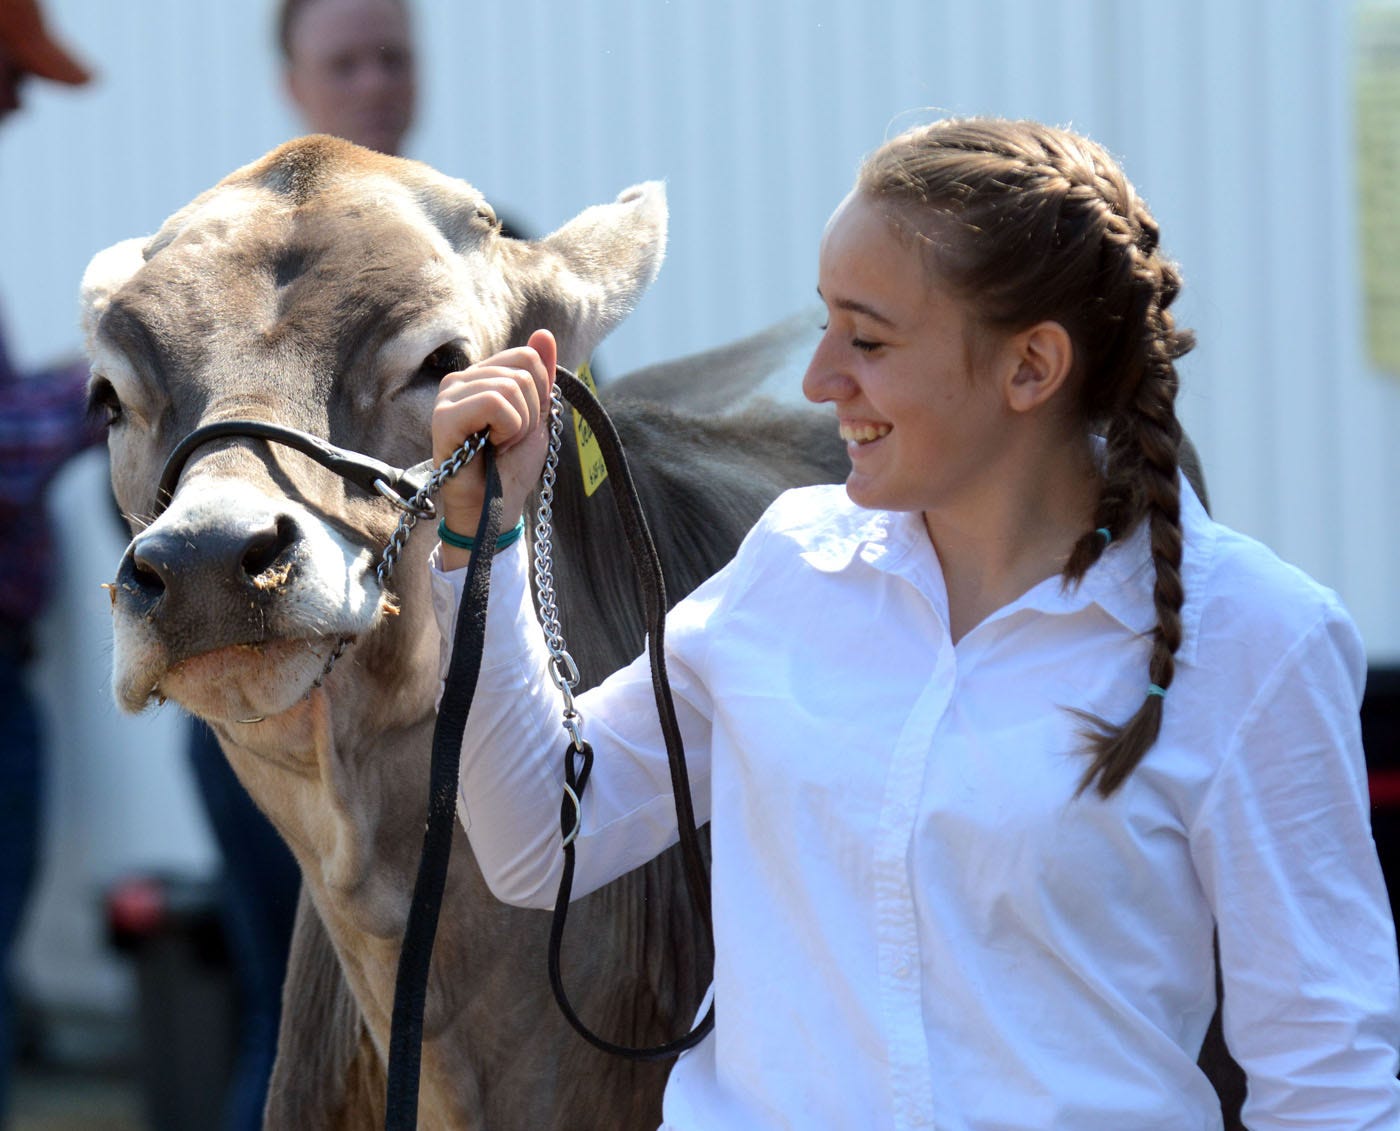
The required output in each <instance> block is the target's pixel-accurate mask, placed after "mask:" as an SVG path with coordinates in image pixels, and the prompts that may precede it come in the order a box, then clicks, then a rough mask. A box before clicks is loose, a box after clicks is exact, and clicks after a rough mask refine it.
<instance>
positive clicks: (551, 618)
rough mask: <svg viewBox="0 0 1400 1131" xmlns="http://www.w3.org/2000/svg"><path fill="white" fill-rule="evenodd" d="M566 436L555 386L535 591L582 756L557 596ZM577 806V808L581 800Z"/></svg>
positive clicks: (554, 674) (554, 675)
mask: <svg viewBox="0 0 1400 1131" xmlns="http://www.w3.org/2000/svg"><path fill="white" fill-rule="evenodd" d="M563 436H564V396H563V394H562V393H561V392H560V391H559V386H558V385H555V386H554V392H553V394H552V395H551V397H550V404H549V450H548V452H547V453H546V454H545V458H544V475H543V476H542V478H541V481H540V506H539V510H538V512H537V513H536V518H535V531H534V535H535V536H534V544H535V553H534V558H535V590H536V600H537V602H538V604H539V610H540V626H541V627H542V628H543V629H544V643H545V647H546V648H548V649H549V678H550V679H551V680H552V681H553V683H554V686H555V687H557V688H558V689H559V691H560V692H561V693H562V694H563V696H564V720H563V727H564V729H565V730H566V731H568V732H569V740H570V742H572V744H573V748H574V749H575V750H577V751H580V752H582V750H583V732H582V729H581V728H582V726H583V716H581V715H580V714H579V713H578V710H577V709H576V708H575V707H574V688H575V687H577V686H578V682H579V674H578V665H577V664H575V663H574V658H573V657H572V656H571V655H569V650H568V648H567V647H566V646H565V643H564V634H563V632H562V631H561V629H560V627H559V604H558V602H557V600H556V598H555V593H554V548H553V545H554V483H555V479H556V478H557V476H558V471H559V451H560V448H561V447H562V444H563ZM574 804H575V806H577V804H578V802H577V799H575V802H574Z"/></svg>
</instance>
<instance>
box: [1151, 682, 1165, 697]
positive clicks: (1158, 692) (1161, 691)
mask: <svg viewBox="0 0 1400 1131" xmlns="http://www.w3.org/2000/svg"><path fill="white" fill-rule="evenodd" d="M1147 694H1148V696H1149V697H1150V696H1153V695H1155V696H1157V698H1158V699H1165V698H1166V697H1167V689H1166V688H1165V687H1159V686H1158V685H1157V684H1155V683H1149V684H1148V685H1147Z"/></svg>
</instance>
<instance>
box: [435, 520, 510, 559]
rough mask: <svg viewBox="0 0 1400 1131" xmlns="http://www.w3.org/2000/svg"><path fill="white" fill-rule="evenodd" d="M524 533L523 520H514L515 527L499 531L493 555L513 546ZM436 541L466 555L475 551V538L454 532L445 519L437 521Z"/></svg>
mask: <svg viewBox="0 0 1400 1131" xmlns="http://www.w3.org/2000/svg"><path fill="white" fill-rule="evenodd" d="M524 533H525V519H524V518H523V517H522V518H519V519H516V522H515V525H514V526H512V527H510V528H509V529H507V530H503V531H501V533H500V534H499V535H498V536H497V537H496V545H495V553H498V554H499V553H500V552H501V551H502V550H504V549H507V548H508V547H510V546H513V545H515V543H516V542H518V541H519V540H520V536H521V535H522V534H524ZM438 539H439V540H440V541H441V542H442V544H443V545H444V546H452V547H454V548H455V549H458V550H466V551H467V552H468V553H470V552H472V551H474V550H475V549H476V538H475V536H474V535H471V534H463V533H461V532H460V531H457V530H454V529H453V528H452V527H451V526H449V525H448V523H447V519H446V518H442V519H439V520H438Z"/></svg>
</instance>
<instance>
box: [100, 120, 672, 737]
mask: <svg viewBox="0 0 1400 1131" xmlns="http://www.w3.org/2000/svg"><path fill="white" fill-rule="evenodd" d="M665 225H666V207H665V199H664V192H663V190H662V189H661V187H660V186H659V185H655V184H648V185H642V186H639V187H636V188H632V189H629V190H627V191H626V192H624V193H623V194H622V195H621V196H620V197H619V198H618V199H617V201H616V202H614V203H612V204H608V205H601V206H598V207H594V208H590V209H588V210H586V211H585V212H583V213H582V214H581V215H579V216H578V217H576V218H575V219H574V220H572V221H571V222H569V223H568V224H566V225H565V226H564V227H562V228H560V229H559V230H558V231H556V232H554V233H553V234H552V235H550V236H548V237H546V238H544V239H541V240H538V241H535V242H524V241H518V240H513V239H508V238H506V237H503V236H502V235H501V232H500V225H499V224H498V222H497V220H496V217H495V215H494V213H493V212H492V210H491V208H490V206H489V205H488V204H487V203H486V201H485V200H484V199H483V198H482V196H481V195H480V193H478V192H477V191H476V190H475V189H473V188H472V187H471V186H470V185H467V184H465V183H464V182H461V181H457V180H452V179H449V178H447V177H444V176H441V175H439V174H437V173H435V172H434V171H433V170H431V169H429V168H427V167H426V166H423V165H421V164H418V163H416V162H412V161H405V160H400V159H396V158H389V157H383V156H380V155H378V154H374V153H371V152H369V151H367V150H364V149H360V148H358V147H356V146H353V145H350V144H348V143H345V142H340V141H337V140H334V139H332V138H327V137H310V138H303V139H301V140H298V141H294V142H291V143H288V144H287V145H284V146H282V147H281V148H279V149H277V150H275V151H273V152H272V153H270V154H269V155H268V156H266V157H265V158H263V159H262V160H260V161H258V162H256V163H255V164H252V165H249V166H247V167H245V168H243V169H240V170H238V171H237V172H235V173H233V174H232V175H231V176H229V177H228V178H226V179H225V180H223V181H222V182H220V183H219V184H218V185H216V186H215V187H214V188H213V189H211V190H210V191H208V192H206V193H204V194H203V195H201V196H200V197H198V198H197V199H196V200H195V201H193V202H192V203H191V204H190V205H188V206H187V207H185V208H184V209H182V210H181V211H179V212H178V213H176V214H175V215H174V216H173V217H171V218H170V220H169V221H167V222H166V224H165V226H164V227H163V228H161V230H160V231H159V232H158V233H157V234H156V235H155V236H154V237H153V238H151V239H148V240H131V241H127V242H125V243H122V244H118V245H117V246H115V247H113V248H110V249H108V250H107V251H105V252H102V253H101V254H99V255H98V256H97V257H95V258H94V260H93V262H92V264H91V266H90V267H89V268H88V272H87V275H86V277H85V279H84V284H83V305H84V320H85V329H86V333H87V339H88V348H89V352H90V354H91V358H92V363H93V378H92V397H93V400H94V401H95V402H96V403H97V404H99V405H102V406H105V408H106V410H107V412H108V415H109V416H110V418H111V425H112V426H111V433H110V441H109V446H110V451H111V460H112V482H113V487H114V490H115V493H116V497H117V501H118V503H119V505H120V506H121V508H122V510H123V512H124V513H125V514H126V515H127V517H128V520H129V522H130V523H131V527H132V531H133V535H134V537H133V539H132V542H131V545H130V546H129V547H128V549H127V551H126V554H125V556H124V557H123V560H122V562H121V565H120V569H119V572H118V575H117V578H116V582H115V584H114V586H113V587H112V597H113V607H114V612H115V643H116V647H115V670H114V676H113V680H114V689H115V693H116V698H117V701H118V703H119V704H121V706H123V707H124V708H126V709H128V710H133V711H135V710H140V709H141V708H142V707H144V706H145V705H146V704H148V703H149V702H151V701H152V700H155V699H164V698H166V697H169V698H172V699H175V700H177V701H178V702H180V703H182V704H183V705H184V706H185V707H187V708H188V709H189V710H191V711H192V712H194V713H195V714H198V715H201V716H203V717H205V718H207V719H210V720H211V721H213V722H215V723H216V724H218V725H219V727H220V729H223V730H225V731H226V732H227V730H228V729H229V728H232V727H238V726H252V725H256V722H255V721H256V720H259V719H267V720H273V719H275V718H276V717H278V716H281V715H283V714H285V713H287V712H290V711H292V710H293V709H294V708H295V707H296V706H297V705H298V704H299V703H302V702H305V701H306V700H307V697H308V694H309V692H310V691H311V689H312V687H313V685H315V684H316V682H317V680H318V679H319V678H320V676H321V674H322V672H323V671H324V669H325V667H326V664H327V661H328V659H329V658H330V657H331V655H332V654H333V653H334V652H335V650H336V649H337V648H339V647H340V646H341V643H342V641H345V640H350V641H354V642H355V645H354V646H353V648H352V651H351V654H350V656H348V657H347V660H348V661H349V663H346V661H342V662H341V665H340V666H338V667H337V668H336V669H335V673H334V674H333V675H332V676H331V682H330V683H328V685H327V686H328V687H332V688H334V686H335V681H337V680H339V681H341V682H342V683H344V681H345V680H347V679H351V678H352V677H351V676H347V675H344V674H342V673H343V672H344V669H345V668H347V667H348V668H350V669H352V671H358V672H359V673H360V674H361V678H363V676H364V673H365V672H366V671H367V670H369V669H373V668H375V666H376V664H378V665H379V666H380V667H381V668H387V667H388V666H390V665H393V666H394V667H397V668H401V669H406V670H407V671H408V672H414V673H417V674H416V675H413V676H412V677H411V678H412V679H414V680H416V684H415V686H413V687H411V688H410V687H402V686H400V687H397V688H391V689H384V691H382V692H381V693H379V694H376V695H375V696H374V705H375V708H376V709H377V710H379V711H381V712H383V711H388V712H389V713H390V714H391V715H392V714H393V713H394V712H395V711H396V710H400V709H401V710H404V711H408V712H412V711H416V712H420V713H421V711H422V710H423V709H424V704H425V703H426V704H427V705H428V706H431V684H430V683H427V682H425V678H424V676H423V674H422V673H423V671H424V670H428V671H431V669H432V668H433V664H432V662H431V659H430V657H431V655H432V652H433V650H434V649H435V647H436V645H435V643H434V642H433V633H432V632H431V631H430V630H429V629H428V628H427V624H428V621H427V620H426V614H425V613H420V612H415V613H414V615H413V620H414V622H415V623H413V624H407V623H404V621H405V620H406V619H408V618H405V617H395V616H394V615H393V614H394V613H396V612H397V609H398V604H399V602H398V601H397V600H396V599H395V597H394V596H393V595H390V594H386V593H383V592H381V591H380V588H379V585H378V583H377V581H376V578H375V566H376V564H377V561H378V555H379V552H380V550H381V549H382V547H383V545H384V542H385V540H386V538H387V537H388V535H389V534H390V533H391V531H392V530H393V527H394V524H395V522H396V521H397V512H396V511H395V510H394V508H393V507H392V506H390V505H389V504H388V503H386V502H385V501H384V500H382V499H376V498H372V497H368V496H366V495H364V494H363V493H362V492H360V491H359V490H358V489H357V488H354V487H347V486H346V485H345V484H343V483H342V481H340V480H339V479H337V478H335V477H334V476H333V475H331V474H330V473H329V472H326V471H325V470H323V469H322V468H320V467H319V466H317V465H315V464H313V463H312V462H311V461H309V460H307V459H305V458H304V457H302V456H300V455H298V454H296V453H294V452H291V451H290V450H288V449H285V448H281V447H270V446H268V445H265V444H264V443H262V442H261V441H255V440H215V441H212V442H210V443H209V444H208V445H207V446H204V447H201V448H200V449H199V450H197V451H196V452H195V453H194V455H193V456H192V457H191V459H190V461H189V463H188V464H187V465H186V468H185V471H184V473H183V475H182V477H181V479H180V483H179V487H178V489H177V491H176V493H175V495H174V498H173V500H172V501H171V503H170V505H169V507H168V508H167V509H166V510H165V511H164V512H163V513H162V514H161V515H160V517H159V518H158V519H156V520H154V521H151V518H150V516H151V515H152V514H153V512H154V510H155V489H156V483H157V479H158V476H159V472H160V469H161V465H162V463H163V461H164V460H165V458H166V456H167V454H168V453H169V452H170V450H171V449H172V448H173V447H174V445H175V444H176V443H177V442H178V441H179V440H180V439H181V438H182V437H183V436H185V435H186V434H188V433H189V432H190V431H191V430H192V429H194V428H195V427H196V426H198V425H200V424H205V423H209V422H212V421H217V420H227V419H234V418H253V419H257V420H267V421H275V422H278V423H283V424H289V425H292V426H294V427H297V428H300V429H303V430H305V431H308V432H311V433H314V434H316V435H319V436H322V437H325V438H327V439H329V440H330V441H331V442H332V443H334V444H337V445H339V446H341V447H344V448H350V449H354V450H359V451H364V452H368V453H370V454H373V455H375V456H378V457H379V458H381V459H383V460H386V461H388V462H390V463H394V464H397V465H400V466H407V465H409V464H412V463H414V462H417V461H418V460H420V459H423V458H425V457H426V456H427V455H428V454H429V434H428V420H429V413H430V410H431V406H432V402H433V396H434V393H435V391H436V389H437V385H438V381H439V379H440V378H441V377H442V376H443V374H445V373H447V372H449V371H451V370H453V369H457V368H461V367H462V366H463V365H464V364H466V363H467V361H468V360H469V359H478V358H482V357H485V356H487V355H489V354H491V353H493V352H495V351H497V350H500V349H502V348H504V347H506V346H508V345H511V344H515V343H518V342H521V341H523V340H524V338H525V336H526V335H527V334H528V332H529V331H530V330H532V329H534V328H535V327H537V326H547V327H549V328H550V329H552V330H553V331H554V333H555V335H556V336H557V337H558V339H559V342H560V359H561V361H562V362H564V363H565V364H573V365H576V364H578V362H579V361H581V360H582V359H583V358H585V357H586V356H587V355H588V353H589V351H590V350H592V348H593V347H594V346H595V345H596V343H597V342H598V341H599V340H600V339H601V338H602V337H603V336H604V335H605V334H606V333H607V332H608V331H609V330H610V329H611V328H612V327H613V326H614V325H615V324H616V323H617V322H618V321H619V320H620V319H621V318H623V317H624V316H625V315H626V314H627V313H628V312H629V311H630V310H631V309H632V307H633V305H634V304H635V303H636V301H637V299H638V298H639V296H640V295H641V293H642V292H643V290H645V288H646V287H647V285H648V284H649V283H650V282H651V280H652V279H653V278H654V277H655V275H656V272H657V270H658V268H659V266H660V261H661V257H662V254H663V249H664V244H665ZM430 541H431V537H430V536H429V535H426V534H424V535H420V536H419V537H418V538H416V539H413V540H412V541H411V542H410V553H409V554H408V555H407V556H406V558H405V560H404V561H403V562H402V563H401V565H400V567H399V571H398V573H397V574H396V576H395V579H394V584H395V586H396V588H398V589H399V590H400V592H401V593H403V594H404V595H405V596H407V594H408V592H409V591H411V590H413V589H415V587H417V588H421V585H422V583H421V580H420V575H421V574H422V573H423V572H424V571H423V568H422V562H421V559H422V556H423V554H424V553H425V552H426V545H427V544H428V543H430ZM415 546H416V547H417V548H416V549H415V548H414V547H415ZM404 603H405V605H408V604H412V605H414V606H415V608H416V609H419V610H421V609H422V608H423V607H424V606H425V605H426V602H425V601H423V600H422V599H420V598H415V599H414V600H413V601H411V602H410V601H405V602H404ZM425 656H426V657H428V659H427V661H426V663H425V662H420V661H423V660H424V657H425ZM379 678H381V679H383V678H388V679H390V680H395V679H398V680H402V679H407V678H410V676H409V675H408V674H405V672H398V673H395V672H381V673H380V674H379ZM380 721H381V723H384V722H385V721H386V720H382V719H381V720H380ZM392 721H393V720H392V719H390V720H387V722H388V723H389V725H392ZM403 721H405V722H406V721H408V720H407V719H405V720H403Z"/></svg>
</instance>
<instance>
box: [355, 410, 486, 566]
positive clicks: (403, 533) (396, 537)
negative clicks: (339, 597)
mask: <svg viewBox="0 0 1400 1131" xmlns="http://www.w3.org/2000/svg"><path fill="white" fill-rule="evenodd" d="M486 437H487V433H486V430H485V429H482V430H481V431H480V432H477V433H476V434H475V435H472V436H468V437H467V438H466V439H465V440H463V441H462V446H461V447H460V448H458V449H457V450H456V451H455V452H453V453H452V454H451V455H450V456H448V457H447V458H446V459H445V460H443V461H442V463H440V464H439V465H438V466H437V468H436V469H434V471H433V473H432V474H431V475H430V476H428V481H427V482H426V483H424V484H423V486H422V487H420V488H419V490H418V493H417V494H416V495H414V496H413V498H412V499H410V500H409V503H408V508H407V509H405V510H404V512H403V513H402V514H401V515H399V524H398V526H396V527H395V528H394V533H393V534H392V535H390V536H389V541H388V543H387V544H386V545H385V546H384V552H383V554H381V555H380V558H379V566H378V568H377V569H376V570H375V571H374V572H375V576H376V577H377V578H378V579H379V584H380V586H381V587H384V588H388V585H389V578H391V577H392V576H393V575H394V568H395V567H396V566H397V565H398V564H399V555H400V554H401V553H403V548H404V544H405V543H406V542H407V541H408V536H409V534H411V533H412V532H413V527H414V526H415V525H416V524H417V522H418V518H419V516H420V515H422V514H432V513H433V511H432V508H431V507H430V506H429V505H428V499H429V497H430V496H432V495H436V494H437V493H438V491H439V490H440V489H441V488H442V485H443V484H444V483H445V482H447V480H449V479H451V478H452V477H453V476H454V475H456V474H457V472H459V471H461V470H462V468H464V467H466V466H467V464H469V463H471V461H472V460H474V459H476V457H477V456H478V455H480V454H481V449H482V448H484V447H486Z"/></svg>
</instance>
